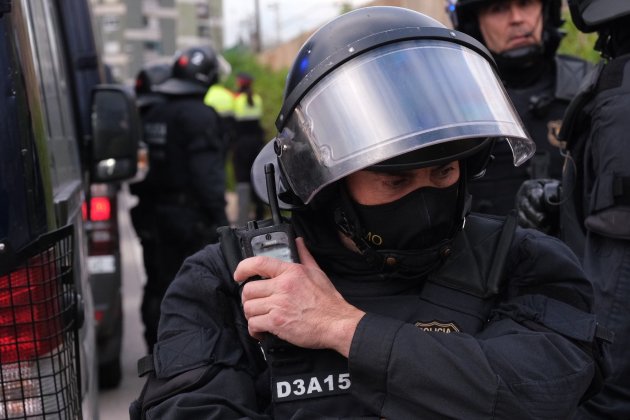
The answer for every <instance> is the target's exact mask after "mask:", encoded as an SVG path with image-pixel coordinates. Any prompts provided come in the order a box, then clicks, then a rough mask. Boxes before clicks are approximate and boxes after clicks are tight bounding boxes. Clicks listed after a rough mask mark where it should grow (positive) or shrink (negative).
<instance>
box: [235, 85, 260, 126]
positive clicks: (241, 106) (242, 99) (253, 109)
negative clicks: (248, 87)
mask: <svg viewBox="0 0 630 420" xmlns="http://www.w3.org/2000/svg"><path fill="white" fill-rule="evenodd" d="M252 99H253V102H254V104H253V105H250V104H248V103H247V93H245V92H242V93H239V94H238V95H237V96H236V98H234V118H235V119H236V120H237V121H239V120H240V121H243V120H259V119H260V118H262V114H263V103H262V98H261V97H260V95H258V94H257V93H254V94H252Z"/></svg>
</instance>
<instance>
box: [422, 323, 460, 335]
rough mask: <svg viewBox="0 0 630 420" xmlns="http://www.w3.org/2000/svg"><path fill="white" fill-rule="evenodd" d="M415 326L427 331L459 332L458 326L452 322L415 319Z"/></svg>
mask: <svg viewBox="0 0 630 420" xmlns="http://www.w3.org/2000/svg"><path fill="white" fill-rule="evenodd" d="M414 325H415V326H416V327H418V328H420V329H422V330H424V331H429V332H441V333H445V334H450V333H452V332H459V328H457V325H455V324H454V323H453V322H449V323H443V322H439V321H431V322H421V321H417V322H416V323H415V324H414Z"/></svg>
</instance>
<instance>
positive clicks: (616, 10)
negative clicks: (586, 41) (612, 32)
mask: <svg viewBox="0 0 630 420" xmlns="http://www.w3.org/2000/svg"><path fill="white" fill-rule="evenodd" d="M569 10H570V11H571V18H572V19H573V23H575V26H576V27H577V28H578V29H579V30H580V31H582V32H595V31H598V30H600V29H602V28H603V27H604V25H605V24H607V23H610V22H612V21H614V20H617V19H619V18H621V17H624V16H628V15H630V2H628V1H619V0H569Z"/></svg>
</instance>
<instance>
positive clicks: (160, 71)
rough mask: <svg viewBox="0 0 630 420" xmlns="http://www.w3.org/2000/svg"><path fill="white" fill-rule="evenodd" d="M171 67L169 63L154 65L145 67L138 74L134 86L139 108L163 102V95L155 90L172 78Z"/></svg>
mask: <svg viewBox="0 0 630 420" xmlns="http://www.w3.org/2000/svg"><path fill="white" fill-rule="evenodd" d="M171 67H172V66H171V65H170V64H168V63H153V64H147V65H145V66H144V67H143V68H142V69H141V70H140V71H139V72H138V74H137V75H136V81H135V85H134V90H135V92H136V103H137V105H138V107H140V108H143V107H146V106H150V105H152V104H154V103H156V102H160V101H161V100H162V95H161V94H159V93H157V92H156V90H155V88H156V86H158V85H160V84H161V83H164V82H165V81H166V80H168V78H169V77H171Z"/></svg>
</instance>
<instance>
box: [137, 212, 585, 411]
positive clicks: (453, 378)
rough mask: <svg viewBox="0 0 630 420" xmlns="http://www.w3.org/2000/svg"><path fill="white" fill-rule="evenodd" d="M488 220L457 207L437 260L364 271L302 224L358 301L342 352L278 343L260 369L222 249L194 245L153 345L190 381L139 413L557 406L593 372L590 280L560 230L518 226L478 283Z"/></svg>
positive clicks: (486, 256)
mask: <svg viewBox="0 0 630 420" xmlns="http://www.w3.org/2000/svg"><path fill="white" fill-rule="evenodd" d="M501 226H502V223H501V222H499V221H497V220H491V219H483V218H478V217H471V218H469V219H468V220H467V223H466V228H465V229H464V232H462V234H461V235H460V237H459V238H458V239H457V240H456V242H455V245H454V247H453V254H452V256H451V257H450V258H449V260H448V263H447V264H446V265H444V266H443V267H442V269H441V270H439V271H437V272H436V273H432V274H431V275H430V276H428V277H426V278H423V277H417V278H413V277H411V278H406V277H405V276H399V275H396V274H391V275H387V276H384V275H382V274H379V273H376V272H372V273H370V272H369V271H368V270H366V269H365V264H364V260H363V259H362V258H361V257H360V256H359V255H357V254H354V253H352V252H351V251H348V250H347V249H345V248H343V247H341V246H339V245H337V246H336V247H334V245H332V244H331V243H330V242H332V240H331V238H330V237H328V238H326V235H322V234H321V233H318V230H317V229H313V232H311V233H312V234H313V237H310V236H309V235H307V238H309V239H310V240H309V242H308V243H307V245H308V246H309V249H310V250H311V252H313V253H314V255H315V257H316V258H317V259H318V261H319V262H321V263H322V268H323V267H324V266H330V268H329V270H327V273H328V274H329V275H330V276H331V278H332V279H333V282H334V284H335V287H336V288H337V290H339V291H340V292H341V293H342V294H343V295H344V296H345V297H347V299H348V300H349V301H350V302H351V303H353V304H355V305H357V306H359V307H360V308H362V309H364V310H365V311H367V312H368V315H366V317H364V318H363V320H362V321H361V324H360V325H359V329H358V330H357V333H356V334H355V338H354V340H353V344H352V350H351V354H350V358H349V359H348V360H345V359H344V358H343V357H341V356H340V355H339V354H337V353H335V352H333V351H329V350H306V349H298V350H292V349H290V350H288V351H285V352H284V353H283V352H282V351H278V352H275V353H273V354H272V355H271V356H268V360H267V363H268V364H269V365H270V366H271V371H272V372H274V373H275V376H274V378H273V379H270V369H267V368H261V367H260V366H265V365H266V364H265V363H264V361H263V360H261V357H260V356H261V353H260V352H259V351H257V349H256V347H255V345H254V344H253V343H252V342H251V341H249V340H247V339H246V338H244V337H246V336H247V327H246V323H245V320H244V319H243V318H242V315H241V314H240V313H239V310H240V308H239V303H238V301H239V298H238V289H237V287H236V285H235V283H234V282H233V281H232V280H231V274H230V271H229V270H228V267H227V266H226V264H225V262H224V257H223V255H222V253H221V251H220V249H219V247H218V246H216V245H212V246H210V247H207V248H206V249H204V250H203V251H201V252H200V253H198V254H196V255H195V256H193V257H191V258H190V259H188V260H187V262H186V263H185V264H184V266H183V267H182V271H181V272H180V274H179V275H178V277H177V278H176V280H175V282H174V283H173V285H172V286H171V288H170V289H169V292H168V294H167V296H166V298H165V300H164V304H163V306H162V313H163V315H162V320H161V322H160V341H159V343H158V345H157V346H156V353H155V359H154V360H155V365H156V368H157V370H156V374H157V376H158V377H159V378H160V379H171V381H173V382H176V381H177V379H175V378H178V377H179V379H180V380H184V379H185V378H186V376H187V375H190V376H194V377H196V378H199V382H198V383H194V384H190V385H189V386H190V387H191V389H189V390H187V391H184V392H181V393H179V394H177V395H174V396H172V397H171V398H169V399H167V400H166V401H164V402H161V403H160V404H158V405H156V406H155V407H154V408H151V409H150V410H149V412H148V415H147V418H155V419H158V418H168V419H174V420H175V419H185V418H204V419H210V418H213V419H227V418H245V417H246V418H260V419H263V418H271V415H270V414H266V415H265V413H270V410H271V408H270V407H269V404H270V399H271V398H273V399H274V401H275V403H274V404H275V408H274V409H273V410H274V417H275V418H296V419H297V418H300V419H301V418H322V417H323V416H324V415H330V416H333V415H334V416H335V417H337V416H339V417H343V418H346V417H350V416H353V418H354V417H359V416H366V418H378V417H379V416H381V417H385V418H497V419H505V418H513V419H532V418H537V419H543V418H547V419H558V418H566V417H567V414H568V413H571V412H573V411H574V410H575V407H576V405H577V404H578V402H579V398H580V396H582V395H583V394H584V392H585V391H586V389H587V388H588V386H589V383H590V382H591V380H592V377H593V374H594V372H595V368H594V365H593V359H592V358H591V356H590V355H589V354H588V352H585V351H583V350H582V349H581V348H584V349H586V348H588V347H589V345H590V344H589V343H590V342H591V341H592V340H593V334H594V332H595V328H596V325H595V319H594V317H593V316H592V315H591V314H589V313H588V312H589V307H590V305H591V299H592V297H591V293H592V292H591V285H590V283H589V282H588V280H586V278H585V276H584V274H583V272H582V271H581V269H580V267H579V263H578V262H577V260H576V259H575V257H574V256H573V254H572V253H571V252H570V251H569V250H568V249H567V248H566V247H564V246H563V245H562V243H561V242H560V241H558V240H555V239H553V238H551V237H547V236H543V235H542V234H539V233H537V232H536V231H531V230H530V231H525V230H520V229H518V230H517V232H516V235H515V237H514V239H513V240H512V242H511V244H510V245H509V247H508V248H509V251H508V252H507V256H506V259H505V262H504V264H505V266H506V267H507V270H506V272H505V274H504V275H502V276H501V280H500V281H499V282H497V283H496V284H489V283H488V279H489V278H490V277H491V276H490V271H491V270H492V268H493V265H492V263H493V262H494V263H500V261H496V259H497V258H499V259H500V258H501V257H497V254H496V253H495V251H494V246H496V245H497V243H498V237H499V235H500V229H501ZM319 232H321V231H319ZM331 246H332V247H331ZM332 251H335V252H338V254H337V255H335V256H334V258H331V255H330V254H331V253H332ZM324 262H325V263H326V265H323V264H324ZM567 320H570V322H567ZM276 355H277V356H276ZM256 358H258V359H259V360H257V362H254V361H253V360H252V359H256ZM274 362H275V363H276V364H277V366H274ZM314 378H315V379H314ZM350 384H351V386H350V387H349V388H348V386H347V385H350ZM184 407H185V409H184ZM300 410H302V411H301V412H300ZM290 413H295V417H291V415H290ZM298 413H299V414H298ZM307 413H310V417H308V416H307Z"/></svg>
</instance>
